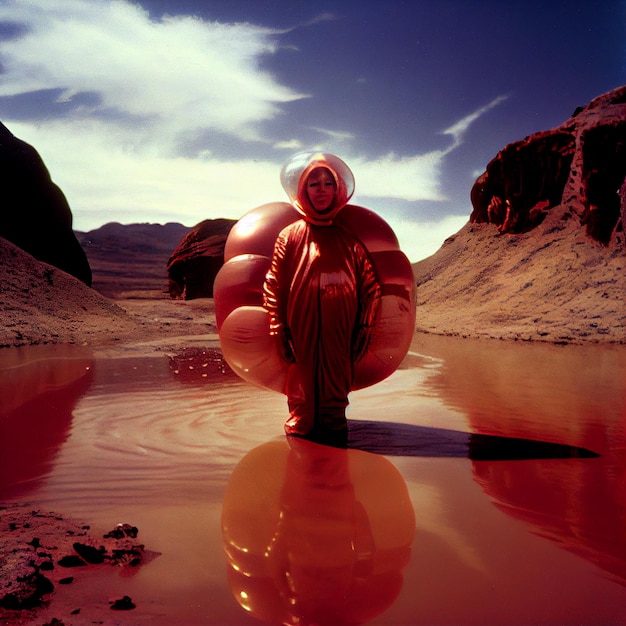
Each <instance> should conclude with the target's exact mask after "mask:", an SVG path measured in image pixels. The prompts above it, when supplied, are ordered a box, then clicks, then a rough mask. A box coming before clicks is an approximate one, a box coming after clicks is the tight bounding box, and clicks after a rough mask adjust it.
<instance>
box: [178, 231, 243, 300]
mask: <svg viewBox="0 0 626 626" xmlns="http://www.w3.org/2000/svg"><path fill="white" fill-rule="evenodd" d="M234 223H235V220H227V219H217V220H203V221H202V222H200V223H199V224H197V225H196V226H195V227H194V228H193V229H192V230H191V231H190V232H189V233H187V234H186V235H185V237H183V239H182V240H181V242H180V243H179V244H178V246H177V247H176V249H175V250H174V252H173V253H172V256H171V257H170V259H169V261H168V263H167V273H168V277H169V293H170V297H171V298H174V299H181V300H193V299H194V298H212V297H213V281H214V280H215V276H216V275H217V272H218V271H219V269H220V268H221V267H222V265H224V244H225V243H226V237H228V233H229V232H230V229H231V228H232V227H233V224H234Z"/></svg>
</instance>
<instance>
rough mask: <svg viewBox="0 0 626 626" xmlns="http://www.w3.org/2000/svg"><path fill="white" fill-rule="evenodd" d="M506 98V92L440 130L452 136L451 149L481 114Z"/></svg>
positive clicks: (461, 141)
mask: <svg viewBox="0 0 626 626" xmlns="http://www.w3.org/2000/svg"><path fill="white" fill-rule="evenodd" d="M508 98H509V96H508V94H505V95H502V96H498V97H497V98H494V99H493V100H492V101H491V102H489V103H488V104H486V105H485V106H482V107H480V108H479V109H477V110H476V111H474V112H473V113H470V114H469V115H466V116H465V117H464V118H462V119H460V120H459V121H458V122H456V123H454V124H453V125H452V126H450V127H449V128H446V130H444V131H442V135H450V136H451V137H452V139H453V141H454V143H453V144H452V148H451V149H454V148H456V147H458V146H460V145H461V144H462V143H463V137H464V135H465V133H466V132H467V131H468V129H469V127H470V126H471V125H472V124H473V123H474V122H475V121H476V120H477V119H478V118H480V117H482V116H483V115H485V113H488V112H489V111H491V109H493V108H494V107H496V106H498V105H499V104H501V103H502V102H504V101H505V100H507V99H508Z"/></svg>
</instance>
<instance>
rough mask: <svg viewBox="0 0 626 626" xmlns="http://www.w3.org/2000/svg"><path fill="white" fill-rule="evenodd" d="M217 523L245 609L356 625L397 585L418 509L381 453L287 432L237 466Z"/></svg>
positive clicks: (282, 618) (293, 619)
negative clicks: (340, 446) (287, 436)
mask: <svg viewBox="0 0 626 626" xmlns="http://www.w3.org/2000/svg"><path fill="white" fill-rule="evenodd" d="M222 531H223V539H224V545H225V549H226V553H227V555H228V561H229V570H228V572H229V573H228V576H229V584H230V587H231V590H232V593H233V595H234V597H235V599H236V600H237V601H238V602H239V604H240V605H241V606H242V607H243V608H244V609H245V610H246V611H248V612H250V613H251V614H252V615H254V616H255V617H257V618H259V619H261V620H264V621H268V622H273V623H283V624H291V623H306V624H312V623H313V624H333V625H338V624H359V623H364V622H366V621H368V620H371V619H373V618H374V617H376V616H377V615H379V614H381V613H383V612H384V611H385V610H386V609H387V608H389V606H391V604H393V602H394V600H395V599H396V597H397V595H398V594H399V592H400V590H401V588H402V570H403V569H404V568H405V567H406V565H407V564H408V562H409V558H410V550H411V543H412V540H413V535H414V532H415V517H414V512H413V506H412V504H411V500H410V498H409V494H408V491H407V488H406V484H405V482H404V480H403V478H402V476H401V475H400V473H399V472H398V471H397V470H396V468H395V467H394V466H393V465H392V464H391V463H390V462H389V461H388V460H386V459H385V458H384V457H382V456H377V455H373V454H369V453H367V452H363V451H359V450H351V449H348V450H345V449H343V450H342V449H337V448H332V447H328V446H323V445H319V444H315V443H311V442H309V441H305V440H300V439H291V438H290V439H289V440H287V441H286V440H280V441H272V442H269V443H266V444H263V445H261V446H258V447H257V448H255V449H253V450H252V451H251V452H249V453H248V454H247V455H246V456H245V457H244V458H243V459H242V461H241V462H240V463H239V464H238V465H237V467H236V468H235V470H234V472H233V474H232V476H231V478H230V480H229V482H228V485H227V488H226V493H225V495H224V505H223V513H222Z"/></svg>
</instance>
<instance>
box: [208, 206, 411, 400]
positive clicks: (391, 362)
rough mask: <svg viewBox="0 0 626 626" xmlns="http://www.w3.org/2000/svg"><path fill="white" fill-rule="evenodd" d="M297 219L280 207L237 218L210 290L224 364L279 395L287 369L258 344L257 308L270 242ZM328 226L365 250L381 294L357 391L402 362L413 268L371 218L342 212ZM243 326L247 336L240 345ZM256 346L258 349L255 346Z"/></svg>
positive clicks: (359, 211) (357, 211)
mask: <svg viewBox="0 0 626 626" xmlns="http://www.w3.org/2000/svg"><path fill="white" fill-rule="evenodd" d="M300 217H301V216H300V214H299V213H298V212H297V211H296V210H295V209H294V207H293V206H291V205H290V204H287V203H285V202H274V203H270V204H264V205H262V206H260V207H258V208H256V209H253V210H252V211H250V212H249V213H247V214H246V215H245V216H244V217H242V218H241V219H240V220H239V221H238V222H237V224H235V226H234V227H233V228H232V230H231V232H230V234H229V236H228V240H227V241H226V248H225V252H224V260H225V264H224V266H223V267H222V269H221V270H220V272H219V273H218V275H217V278H216V280H215V286H214V290H213V291H214V297H215V314H216V319H217V325H218V329H219V333H220V340H221V342H222V350H223V353H224V357H225V359H226V360H227V361H228V363H229V365H231V367H233V369H234V370H235V371H237V372H238V373H240V375H242V377H243V378H245V379H246V380H248V381H250V382H253V383H256V384H259V385H262V386H267V387H270V388H271V389H275V390H279V391H284V389H283V388H279V385H278V382H279V381H280V382H284V378H285V372H286V367H287V365H286V363H282V362H281V361H280V358H279V357H278V356H277V353H275V347H274V346H273V343H272V342H271V341H269V338H265V337H264V335H265V334H269V321H268V319H267V316H266V318H265V321H264V322H263V321H262V320H261V314H260V312H259V307H261V306H262V302H263V280H264V277H265V272H266V271H267V269H268V268H269V265H270V262H271V257H272V252H273V248H274V242H275V240H276V237H277V236H278V234H279V232H280V231H281V230H282V229H283V228H285V227H286V226H288V225H289V224H291V223H292V222H294V221H296V220H298V219H300ZM334 224H335V225H336V226H339V227H343V228H345V229H346V230H348V231H349V232H351V233H352V234H353V235H355V236H356V237H357V238H358V239H359V240H360V241H361V242H362V243H363V245H364V246H365V248H366V249H367V250H368V252H369V253H370V256H371V259H372V263H373V265H374V268H375V270H376V273H377V275H378V277H379V280H380V283H381V288H382V302H381V308H380V311H379V314H378V317H377V320H376V323H375V326H374V328H373V329H372V340H371V342H370V346H369V349H368V351H367V352H366V354H365V356H364V358H363V359H362V360H361V361H359V362H358V363H357V364H356V365H355V371H354V384H353V386H352V388H353V389H359V388H362V387H367V386H369V385H373V384H375V383H377V382H379V381H381V380H383V379H384V378H386V377H387V376H389V375H390V374H391V373H392V372H393V371H395V369H396V368H397V367H398V365H399V364H400V362H401V361H402V359H403V358H404V356H405V355H406V353H407V351H408V349H409V345H410V343H411V338H412V336H413V332H414V328H415V281H414V278H413V270H412V268H411V264H410V263H409V261H408V259H407V258H406V256H405V255H404V254H403V253H402V252H401V251H400V249H399V246H398V240H397V238H396V236H395V234H394V232H393V230H392V229H391V228H390V226H389V225H388V224H387V223H386V222H385V220H383V219H382V218H381V217H380V216H378V215H377V214H376V213H374V212H373V211H370V210H369V209H365V208H363V207H358V206H355V205H350V204H349V205H347V206H345V207H344V208H343V209H342V210H341V211H340V213H339V214H338V215H337V217H336V219H335V221H334ZM234 312H238V316H237V318H236V321H237V323H236V324H235V323H234V321H231V323H228V324H226V323H225V322H226V320H227V318H229V317H230V315H231V314H232V313H234ZM263 324H264V325H265V326H263ZM247 326H249V327H250V329H253V330H250V331H249V333H248V334H247V336H246V337H245V338H243V337H242V333H243V332H244V329H245V328H246V327H247ZM231 333H235V334H234V335H233V334H231ZM255 341H258V342H259V343H258V344H257V345H255V343H254V342H255ZM265 349H267V350H269V351H270V355H269V356H268V358H267V359H260V358H259V354H260V352H261V351H262V350H265ZM246 351H249V354H248V356H247V354H246ZM275 356H276V358H274V357H275ZM243 373H245V375H243ZM268 383H269V384H268Z"/></svg>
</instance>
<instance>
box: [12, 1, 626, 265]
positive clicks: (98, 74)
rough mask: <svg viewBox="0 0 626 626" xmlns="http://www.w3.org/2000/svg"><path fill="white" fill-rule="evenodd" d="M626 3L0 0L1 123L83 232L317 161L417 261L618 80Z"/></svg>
mask: <svg viewBox="0 0 626 626" xmlns="http://www.w3.org/2000/svg"><path fill="white" fill-rule="evenodd" d="M625 42H626V0H620V1H612V0H599V1H591V0H588V1H581V0H568V1H560V0H542V1H536V0H525V1H518V0H509V1H507V2H502V1H500V0H474V1H470V0H438V1H436V0H405V1H401V0H384V1H383V0H359V1H357V0H334V1H329V2H327V1H326V0H316V2H302V1H299V0H275V1H272V0H205V1H200V0H196V1H192V0H139V1H136V2H130V1H128V0H118V1H109V0H107V1H103V0H55V1H54V2H50V1H49V0H2V2H1V3H0V121H2V123H4V124H5V125H6V126H7V127H8V128H9V130H10V131H11V132H12V133H13V134H14V135H16V136H18V137H20V138H21V139H23V140H25V141H27V142H28V143H30V144H32V145H33V146H34V147H35V148H36V149H37V150H38V151H39V152H40V154H41V155H42V157H43V159H44V161H45V163H46V165H47V166H48V169H49V170H50V173H51V176H52V178H53V180H54V181H55V182H56V183H57V184H58V185H59V186H60V187H61V188H62V189H63V191H64V192H65V194H66V196H67V198H68V201H69V203H70V207H71V209H72V212H73V214H74V227H75V228H76V229H78V230H90V229H93V228H96V227H98V226H100V225H102V224H104V223H106V222H109V221H119V222H122V223H131V222H158V223H165V222H168V221H177V222H182V223H183V224H186V225H188V226H192V225H194V224H195V223H197V222H199V221H200V220H202V219H205V218H215V217H231V218H238V217H240V216H241V215H243V214H244V213H245V212H246V211H248V210H250V209H252V208H254V207H255V206H258V205H260V204H263V203H265V202H271V201H283V200H286V196H285V194H284V192H283V190H282V188H281V187H280V183H279V172H280V167H281V165H282V163H283V162H284V161H285V160H286V159H287V158H289V157H290V156H291V155H292V154H293V153H294V152H298V151H300V150H308V149H323V150H326V151H329V152H333V153H335V154H337V155H339V156H340V157H342V158H343V159H344V160H345V161H346V162H347V163H348V165H349V166H350V167H351V169H352V170H353V172H354V174H355V178H356V194H355V196H354V198H353V202H355V203H358V204H361V205H364V206H367V207H369V208H372V209H374V210H376V211H377V212H378V213H380V214H381V215H382V216H383V217H384V218H385V219H386V220H387V221H388V222H389V223H390V224H391V225H392V227H393V228H394V230H396V233H397V234H398V236H399V239H400V243H401V245H402V248H403V249H404V250H405V252H406V253H407V255H408V256H409V258H410V259H411V260H412V261H417V260H419V259H421V258H424V257H426V256H428V255H430V254H432V253H433V252H435V251H436V250H437V249H438V248H439V246H440V245H441V243H442V242H443V240H444V239H445V238H446V237H448V236H449V235H451V234H453V233H454V232H456V231H457V230H458V229H459V228H460V227H461V226H462V225H463V224H464V223H465V222H466V221H467V218H468V216H469V214H470V212H471V205H470V202H469V191H470V189H471V186H472V184H473V181H474V180H475V178H476V177H477V176H478V175H479V174H480V173H481V172H482V171H483V170H484V168H485V165H486V164H487V163H488V161H489V160H490V159H491V158H493V157H494V156H495V155H496V153H497V152H498V151H499V150H500V149H501V148H503V147H504V146H505V145H506V144H507V143H510V142H511V141H516V140H518V139H522V138H523V137H525V136H527V135H529V134H531V133H533V132H536V131H540V130H546V129H549V128H553V127H554V126H557V125H559V124H561V123H562V122H564V121H565V120H566V119H567V118H568V117H569V116H570V115H571V114H572V113H573V111H574V109H575V108H576V106H579V105H584V104H586V103H587V102H588V101H589V100H591V99H592V98H594V97H595V96H597V95H600V94H601V93H604V92H606V91H609V90H610V89H613V88H615V87H618V86H620V85H623V84H626V43H625Z"/></svg>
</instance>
